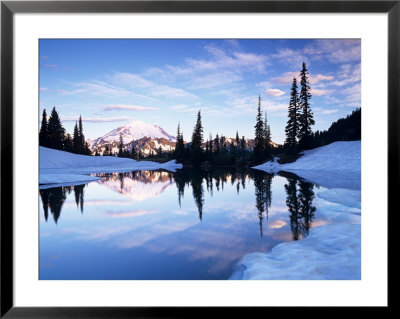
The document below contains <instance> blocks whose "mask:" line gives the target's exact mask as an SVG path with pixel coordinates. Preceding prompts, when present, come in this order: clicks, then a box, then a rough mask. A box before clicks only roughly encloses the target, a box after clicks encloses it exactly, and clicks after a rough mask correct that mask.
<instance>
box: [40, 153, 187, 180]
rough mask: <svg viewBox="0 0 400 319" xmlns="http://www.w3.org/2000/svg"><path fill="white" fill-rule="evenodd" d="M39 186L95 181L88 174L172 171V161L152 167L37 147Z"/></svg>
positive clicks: (130, 160)
mask: <svg viewBox="0 0 400 319" xmlns="http://www.w3.org/2000/svg"><path fill="white" fill-rule="evenodd" d="M39 168H40V171H39V184H63V183H69V184H70V183H77V182H87V181H93V180H98V179H99V178H98V177H95V176H89V174H91V173H113V172H130V171H136V170H158V169H165V170H169V171H175V170H176V169H179V168H182V164H177V163H176V162H175V161H169V162H167V163H163V164H160V163H156V162H150V161H135V160H132V159H129V158H118V157H113V156H86V155H78V154H73V153H68V152H63V151H58V150H54V149H50V148H46V147H42V146H40V147H39Z"/></svg>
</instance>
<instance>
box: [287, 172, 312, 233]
mask: <svg viewBox="0 0 400 319" xmlns="http://www.w3.org/2000/svg"><path fill="white" fill-rule="evenodd" d="M287 179H288V183H287V184H285V191H286V194H287V197H286V205H287V207H288V210H289V212H290V228H291V230H292V238H293V240H299V239H301V238H304V237H306V236H307V235H308V233H309V230H310V228H311V224H312V221H313V219H314V213H315V210H316V208H315V207H314V206H312V201H313V199H314V192H313V188H314V184H312V183H309V182H305V181H303V180H300V179H298V178H297V177H287Z"/></svg>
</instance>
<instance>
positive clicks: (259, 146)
mask: <svg viewBox="0 0 400 319" xmlns="http://www.w3.org/2000/svg"><path fill="white" fill-rule="evenodd" d="M254 128H255V138H254V142H255V145H254V161H255V162H260V161H262V160H263V159H264V145H265V144H264V142H265V139H264V123H263V120H262V112H261V96H258V107H257V117H256V125H255V126H254Z"/></svg>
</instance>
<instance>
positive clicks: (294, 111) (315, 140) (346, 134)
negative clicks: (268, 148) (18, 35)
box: [284, 62, 361, 155]
mask: <svg viewBox="0 0 400 319" xmlns="http://www.w3.org/2000/svg"><path fill="white" fill-rule="evenodd" d="M308 75H309V73H308V70H307V66H306V64H305V63H304V62H303V64H302V69H301V71H300V92H299V91H298V86H297V79H296V77H293V82H292V86H291V90H290V100H289V107H288V121H287V125H286V128H285V133H286V140H285V143H284V149H285V151H286V153H287V154H292V155H294V154H297V153H298V152H300V151H302V150H306V149H312V148H315V147H321V146H324V145H327V144H330V143H333V142H336V141H354V140H360V139H361V108H357V109H356V110H354V111H353V112H352V113H351V114H350V115H348V116H347V117H346V118H342V119H339V120H337V121H336V122H333V123H332V125H331V126H330V127H329V129H328V130H325V131H316V132H312V130H311V126H312V125H314V124H315V121H314V115H313V113H312V111H311V105H310V100H311V97H312V96H311V88H310V83H309V79H308Z"/></svg>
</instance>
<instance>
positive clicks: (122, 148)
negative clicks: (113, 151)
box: [118, 133, 125, 157]
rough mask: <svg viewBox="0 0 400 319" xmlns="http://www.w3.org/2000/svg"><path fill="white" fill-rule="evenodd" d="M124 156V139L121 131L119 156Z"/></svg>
mask: <svg viewBox="0 0 400 319" xmlns="http://www.w3.org/2000/svg"><path fill="white" fill-rule="evenodd" d="M124 156H125V154H124V140H123V139H122V134H121V133H119V145H118V157H124Z"/></svg>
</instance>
